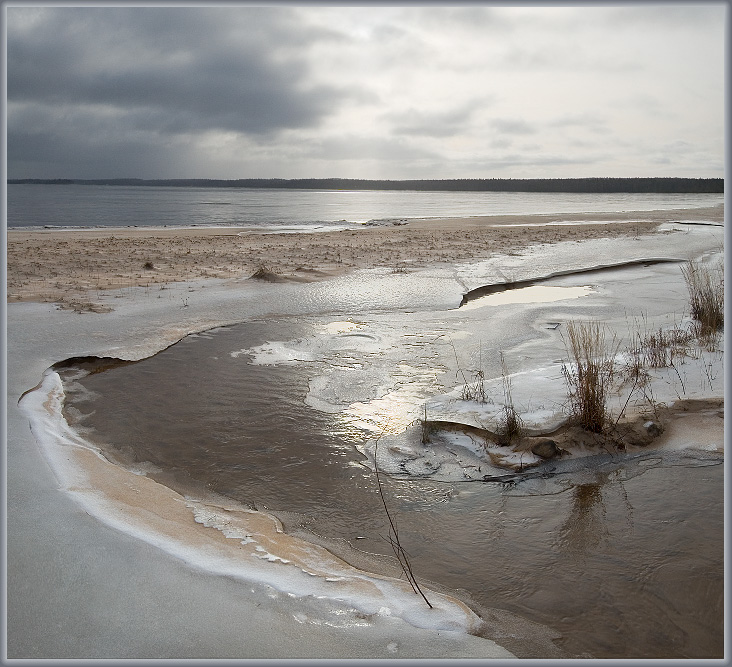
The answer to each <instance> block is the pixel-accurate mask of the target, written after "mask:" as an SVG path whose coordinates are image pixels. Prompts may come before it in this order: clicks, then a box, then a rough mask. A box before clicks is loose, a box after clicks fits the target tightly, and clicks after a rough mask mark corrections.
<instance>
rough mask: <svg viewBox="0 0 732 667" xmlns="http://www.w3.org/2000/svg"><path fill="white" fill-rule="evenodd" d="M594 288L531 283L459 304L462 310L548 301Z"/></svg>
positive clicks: (558, 299)
mask: <svg viewBox="0 0 732 667" xmlns="http://www.w3.org/2000/svg"><path fill="white" fill-rule="evenodd" d="M594 291H595V290H594V289H592V287H590V286H589V285H583V286H580V287H550V286H548V285H532V286H531V287H520V288H518V289H509V290H506V291H504V292H498V293H496V294H488V295H486V296H481V297H478V298H477V299H473V300H471V301H469V302H468V303H466V304H465V305H464V306H461V309H462V310H474V309H475V308H483V307H484V306H505V305H508V304H512V303H550V302H552V301H562V300H563V299H577V298H579V297H583V296H587V295H588V294H592V293H593V292H594Z"/></svg>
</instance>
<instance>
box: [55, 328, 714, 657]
mask: <svg viewBox="0 0 732 667" xmlns="http://www.w3.org/2000/svg"><path fill="white" fill-rule="evenodd" d="M313 326H314V325H313V324H308V323H307V322H305V321H300V322H295V321H293V320H280V321H277V322H269V323H264V322H259V323H247V324H242V325H238V326H235V327H228V328H222V329H219V330H218V331H217V332H216V333H215V334H209V335H205V336H198V337H189V338H187V339H185V340H183V341H181V343H179V344H177V345H175V346H173V347H171V348H169V349H167V350H165V351H164V352H161V353H160V354H158V355H156V356H155V357H153V358H151V359H148V360H145V361H143V362H140V363H137V364H129V365H126V366H121V367H119V368H115V369H112V370H109V371H106V372H103V373H96V374H92V375H89V376H87V377H85V378H82V379H81V380H78V381H76V382H75V383H67V386H68V389H69V392H68V397H69V398H68V404H67V415H68V418H69V419H70V420H72V421H75V422H76V423H77V425H78V426H82V427H89V428H91V429H96V432H97V437H99V438H101V439H102V440H103V441H104V442H105V443H107V445H106V446H107V448H108V449H110V450H111V451H114V452H116V454H117V455H118V456H120V457H123V458H126V459H127V460H136V461H149V462H151V463H153V464H155V465H156V466H158V467H159V468H160V469H162V470H163V471H164V472H162V473H158V474H156V475H155V474H154V475H153V476H156V478H158V479H160V480H161V481H163V482H165V483H168V484H170V485H171V486H174V487H176V488H178V489H179V490H185V489H191V488H199V489H200V488H202V487H205V488H209V489H213V490H215V491H217V492H219V493H223V494H225V495H229V496H231V497H234V498H236V499H238V500H241V501H243V502H246V503H249V504H250V505H252V506H255V507H258V508H268V509H270V510H272V511H276V512H277V511H279V512H286V513H287V520H286V521H285V524H286V525H287V526H288V527H294V528H298V527H306V528H307V529H308V530H310V531H312V532H314V533H317V534H320V535H324V536H328V537H334V538H343V539H345V540H348V541H349V542H351V544H353V545H354V546H357V547H358V548H359V549H362V550H364V551H367V552H372V553H380V554H391V548H390V546H389V544H388V543H387V542H386V540H385V539H384V538H383V536H385V535H387V534H388V526H387V521H386V517H385V516H384V513H383V508H382V506H381V501H380V499H379V496H378V491H377V487H376V481H375V478H374V476H373V473H372V471H371V470H370V469H369V468H368V467H367V466H365V465H364V464H363V461H364V459H363V457H362V456H361V455H360V454H359V452H358V450H357V449H356V447H357V446H358V445H362V444H363V443H364V442H365V441H366V440H367V439H368V438H370V437H372V436H373V432H372V431H369V430H365V429H360V428H359V427H358V421H357V419H356V415H354V418H353V419H352V420H349V419H345V418H344V417H343V413H340V414H328V413H324V412H319V411H316V410H314V409H312V408H310V407H308V406H307V405H306V404H305V402H304V397H305V395H306V394H307V392H308V380H309V377H310V376H311V374H312V364H313V363H320V362H308V364H299V365H281V366H257V365H254V364H251V363H247V362H246V360H245V359H243V358H232V356H231V354H230V353H231V351H232V350H242V349H249V348H252V347H254V346H257V345H261V344H263V343H264V342H265V341H267V340H272V336H271V334H272V332H273V330H275V329H276V331H277V338H279V339H284V340H291V339H294V338H297V337H298V336H303V335H305V334H308V333H312V328H313ZM333 327H334V328H338V329H339V330H341V331H342V330H343V328H344V327H345V325H341V324H333ZM346 330H347V328H346ZM407 389H408V388H406V387H405V390H407ZM676 456H677V458H676V459H674V460H671V459H667V458H663V459H662V458H660V457H656V458H655V459H642V458H641V459H636V460H631V459H627V460H625V461H623V462H622V463H621V462H618V461H611V460H607V461H605V460H604V463H603V465H602V467H600V468H598V469H596V470H594V471H590V472H585V473H582V472H579V471H575V472H574V473H573V474H569V475H564V476H561V477H557V478H550V479H534V480H528V481H527V482H525V483H524V482H520V483H518V484H516V485H515V486H512V487H503V486H501V485H499V484H485V483H462V484H448V483H441V482H435V481H421V480H420V481H415V480H404V479H393V478H388V477H383V478H382V482H383V483H384V487H385V494H386V498H387V501H388V503H389V508H390V511H392V512H393V514H394V516H395V517H396V520H397V523H398V527H399V534H400V539H401V541H402V543H403V545H404V546H405V548H406V549H407V551H408V552H409V554H410V557H411V563H412V567H413V569H414V571H415V573H416V574H417V576H418V578H422V579H426V580H431V581H435V582H439V583H441V584H443V585H446V586H449V587H452V588H454V589H464V590H467V591H468V593H469V595H470V596H471V598H472V600H473V602H474V603H475V604H476V605H478V606H480V607H482V608H485V609H490V608H501V609H507V610H509V611H512V612H514V613H517V614H520V615H522V616H524V617H527V618H530V619H532V620H534V621H537V622H540V623H542V624H545V625H547V626H549V627H551V628H554V629H555V630H557V631H559V632H560V633H561V636H562V639H561V640H560V642H559V643H560V644H561V648H562V649H563V650H564V651H566V652H567V653H568V654H569V655H575V656H577V655H589V656H593V657H597V658H620V657H629V658H645V657H655V658H660V657H663V658H672V657H697V658H701V657H720V656H721V655H722V649H723V643H722V642H723V632H722V622H721V619H722V616H723V614H722V611H723V598H722V582H723V511H722V509H723V505H722V499H723V494H722V488H723V487H722V485H723V466H721V465H711V464H715V463H719V461H717V460H714V459H709V458H707V459H704V458H700V459H699V460H698V461H697V460H695V459H693V458H690V457H686V458H685V457H684V456H682V455H680V454H679V455H676Z"/></svg>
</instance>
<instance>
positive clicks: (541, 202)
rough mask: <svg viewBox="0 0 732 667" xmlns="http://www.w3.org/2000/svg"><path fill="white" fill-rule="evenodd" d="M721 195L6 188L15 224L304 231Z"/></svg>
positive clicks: (688, 203)
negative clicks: (374, 221)
mask: <svg viewBox="0 0 732 667" xmlns="http://www.w3.org/2000/svg"><path fill="white" fill-rule="evenodd" d="M723 201H724V195H722V194H670V195H669V194H622V193H621V194H572V193H522V192H415V191H394V192H391V191H367V190H348V191H344V190H269V189H266V190H258V189H232V188H174V187H152V186H129V187H128V186H103V185H29V184H25V185H18V184H10V185H8V202H7V206H8V208H7V210H8V213H7V224H8V227H9V228H16V227H44V226H60V227H128V226H140V227H148V226H152V227H157V226H166V225H167V226H183V227H187V226H191V225H205V226H256V227H275V228H279V229H281V228H286V227H293V228H294V229H295V230H302V231H311V230H312V229H314V228H323V229H330V228H333V227H334V226H338V225H340V226H342V225H343V224H345V223H350V224H361V223H365V222H368V221H372V220H390V219H402V218H421V217H445V216H476V215H516V214H519V215H520V214H524V215H529V214H535V213H585V212H587V213H593V212H615V211H617V212H620V211H649V210H670V209H677V208H679V209H680V208H703V207H707V206H714V205H716V204H721V203H723Z"/></svg>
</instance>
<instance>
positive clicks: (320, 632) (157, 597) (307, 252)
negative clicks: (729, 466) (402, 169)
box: [7, 207, 724, 659]
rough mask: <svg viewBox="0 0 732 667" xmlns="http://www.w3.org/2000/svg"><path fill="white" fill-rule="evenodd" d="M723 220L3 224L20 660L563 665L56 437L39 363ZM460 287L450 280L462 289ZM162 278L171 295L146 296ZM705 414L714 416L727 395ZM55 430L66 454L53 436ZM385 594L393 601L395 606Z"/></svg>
mask: <svg viewBox="0 0 732 667" xmlns="http://www.w3.org/2000/svg"><path fill="white" fill-rule="evenodd" d="M588 218H591V219H588ZM723 219H724V213H723V209H722V207H718V208H715V209H693V210H683V211H656V212H643V213H624V214H597V215H592V216H582V215H562V216H520V217H518V216H502V217H495V216H494V217H484V218H467V219H458V218H454V219H440V220H435V219H430V220H412V221H409V222H402V221H399V222H395V223H394V224H384V225H380V226H364V227H362V228H358V229H354V230H346V231H337V232H318V233H311V234H284V233H266V234H265V233H261V232H257V231H253V230H251V229H243V228H226V229H222V228H218V229H216V228H190V229H178V228H155V229H146V228H141V227H139V228H129V229H111V230H102V229H93V230H83V231H82V230H51V229H49V230H40V231H28V230H10V231H8V250H7V257H8V267H7V275H8V280H7V301H8V362H9V368H8V419H9V421H8V453H7V463H8V471H9V472H8V611H9V616H8V638H9V640H8V647H9V648H8V657H11V658H12V657H17V658H22V657H38V658H41V657H45V658H61V657H75V658H84V657H86V658H107V657H114V658H124V657H129V658H143V657H144V658H153V657H157V658H163V657H168V658H171V657H175V658H180V657H196V658H213V657H232V658H233V657H238V658H257V657H259V658H262V657H266V658H280V659H282V658H307V657H312V658H334V657H352V658H378V657H380V658H395V657H408V658H418V657H419V658H427V657H434V658H448V657H449V658H454V657H464V658H468V657H470V658H479V657H480V658H488V657H491V658H508V657H513V655H519V656H520V657H521V655H523V656H527V655H533V656H539V655H541V656H542V657H563V656H562V653H561V652H560V651H558V650H556V647H554V644H553V643H552V640H551V632H549V631H548V630H547V629H546V628H543V627H540V626H532V624H530V623H524V624H519V625H518V626H517V627H512V625H511V623H510V622H509V621H508V620H507V619H506V618H503V619H500V620H499V619H494V621H495V624H494V627H492V628H487V627H485V624H482V625H481V621H480V619H478V618H477V616H475V614H474V613H473V612H472V611H471V610H470V609H469V608H468V607H467V606H465V605H464V603H463V602H462V601H460V600H459V599H457V598H455V597H453V596H451V595H450V594H449V592H446V591H441V592H440V593H435V595H437V596H438V599H439V600H441V601H442V602H441V603H440V604H439V605H437V606H438V607H440V611H439V613H440V614H441V616H439V617H438V616H437V615H433V616H432V617H431V618H428V619H427V620H425V618H424V615H423V612H422V611H419V610H418V605H417V604H416V602H412V601H410V598H409V594H410V592H409V590H408V586H407V585H406V583H405V582H403V581H398V579H396V578H395V577H393V578H389V577H383V576H381V575H379V576H377V575H369V574H364V572H363V571H362V570H359V569H357V568H354V567H353V566H352V564H349V563H347V562H345V561H343V560H341V559H339V558H338V557H337V556H335V555H333V554H331V553H330V552H328V551H326V550H325V549H324V548H322V547H315V546H314V545H309V544H308V543H306V542H303V541H302V540H300V539H298V538H295V537H292V538H290V537H289V536H287V535H286V534H283V533H282V528H281V526H280V525H279V524H278V523H277V522H276V521H273V520H272V519H271V518H268V517H266V516H264V515H259V514H257V513H251V512H247V511H245V510H244V509H243V508H239V509H232V508H231V507H222V506H220V505H217V502H218V500H217V499H215V498H207V499H203V500H201V502H199V503H198V504H197V503H196V502H193V501H191V500H190V499H185V498H183V497H182V496H180V495H179V494H177V493H176V492H175V491H173V490H171V489H168V488H167V487H165V486H162V485H161V484H158V483H156V482H154V481H152V480H151V479H148V478H147V477H145V476H144V475H140V474H137V475H135V474H131V473H129V472H126V471H123V470H122V469H121V468H119V467H118V466H116V465H113V464H112V463H110V462H109V461H108V460H106V459H105V458H104V457H103V456H100V455H99V452H98V451H94V450H93V449H89V448H88V447H87V446H86V445H85V444H83V443H80V441H79V440H77V439H76V434H74V433H73V432H70V431H63V423H61V422H59V419H58V418H59V415H60V411H61V409H60V405H61V403H62V401H63V392H62V389H61V388H60V387H59V386H57V385H54V380H53V377H52V376H49V375H46V376H45V379H44V372H45V371H46V370H47V369H48V368H49V367H50V366H51V365H52V364H54V363H56V362H58V361H61V360H63V359H66V358H70V357H74V356H86V355H97V356H112V357H118V358H122V359H141V358H144V357H146V356H149V355H151V354H153V353H155V352H156V351H158V350H160V349H163V348H165V347H166V346H167V345H169V344H171V343H174V342H176V341H177V340H179V339H180V338H182V337H183V336H185V335H186V334H188V333H191V332H196V331H203V330H205V329H207V328H211V327H213V326H218V325H223V324H228V323H232V322H236V321H239V320H241V319H243V318H245V317H253V313H254V315H256V314H257V313H259V314H260V316H262V317H266V316H267V314H268V313H269V312H271V310H272V308H273V307H276V299H277V298H278V297H277V291H276V290H277V289H278V288H284V287H285V286H286V284H290V286H291V287H292V289H297V286H298V285H300V284H310V283H312V282H324V281H328V280H334V279H337V278H338V277H344V276H346V277H347V276H348V275H350V274H353V273H356V272H358V271H361V270H364V269H375V268H376V269H385V270H386V271H387V272H389V273H393V274H402V273H408V274H411V273H415V275H418V274H419V272H420V271H421V270H425V269H433V268H439V269H441V270H445V271H449V270H451V267H454V266H455V265H457V264H459V263H460V264H464V265H470V263H478V262H481V261H483V262H489V261H490V260H491V259H492V258H496V257H502V258H506V257H507V258H511V257H513V256H518V255H520V254H521V253H522V252H524V251H526V250H527V248H531V247H534V246H542V247H544V248H546V247H547V246H551V244H560V245H561V247H562V248H565V247H568V246H571V247H575V246H576V245H577V244H579V247H581V246H582V244H583V243H585V242H593V241H600V240H602V239H623V240H624V241H623V242H625V241H626V240H628V239H639V245H642V246H643V248H644V251H643V252H644V256H648V255H649V252H650V251H649V250H648V249H650V248H653V247H654V238H661V237H664V236H665V235H668V234H674V233H678V232H674V231H669V229H668V227H667V226H666V227H664V226H663V225H664V224H667V223H673V222H675V221H683V223H684V224H686V225H688V226H689V227H693V226H694V223H700V224H704V225H706V224H710V223H714V224H718V225H721V224H722V223H723ZM593 247H594V246H593ZM700 247H702V246H700ZM711 250H713V248H712V249H711ZM258 272H259V273H258ZM253 275H258V276H259V278H260V280H256V279H250V278H251V277H252V276H253ZM465 287H466V282H465V279H464V278H461V279H460V280H458V281H456V285H455V289H456V290H458V291H460V290H465ZM468 287H471V285H468ZM163 289H165V290H168V291H169V292H170V293H171V294H172V293H173V292H175V295H176V300H173V299H171V298H168V299H150V298H144V297H141V294H143V293H144V292H145V291H148V292H156V293H158V294H160V290H163ZM181 302H182V305H181ZM41 382H45V383H46V384H44V386H43V388H44V392H45V393H43V392H40V393H39V392H35V393H39V395H40V394H42V395H43V396H46V402H45V403H44V402H43V401H41V402H40V403H37V404H34V405H33V406H30V407H29V406H28V404H27V403H26V404H25V405H24V406H23V409H22V410H21V409H19V407H18V401H19V399H20V397H21V395H23V394H24V393H25V392H27V391H28V390H30V389H32V388H33V387H35V386H37V385H39V383H41ZM51 397H53V400H52V399H51ZM33 400H35V401H36V402H37V400H38V399H37V398H35V399H33ZM54 401H55V402H54ZM710 405H711V407H710ZM702 408H703V409H706V410H712V411H713V412H715V414H716V413H718V412H719V410H720V407H719V402H714V403H713V404H708V403H705V404H704V405H703V406H702ZM29 414H32V415H35V417H31V418H30V420H29V417H28V415H29ZM29 421H30V423H31V428H30V429H29ZM721 421H722V420H718V421H716V422H715V423H714V425H713V427H712V430H711V431H709V432H707V431H705V430H704V428H705V425H706V426H708V422H707V421H705V420H704V419H703V418H694V420H693V428H692V431H693V432H694V433H695V434H696V437H697V438H700V439H704V438H707V437H709V438H710V439H711V440H712V441H716V439H719V438H721V433H722V425H721V423H720V422H721ZM690 423H691V420H686V421H685V422H684V423H683V424H680V425H679V428H678V430H677V431H674V430H673V428H670V429H669V430H668V431H667V433H666V434H665V436H664V437H665V441H666V443H667V444H669V445H670V446H672V447H673V446H674V443H675V442H678V441H681V440H683V439H684V438H688V435H689V432H690V431H689V424H690ZM59 431H62V433H61V436H59V435H58V433H59ZM51 434H55V435H51ZM47 436H48V437H49V438H50V437H53V438H56V445H54V446H53V447H50V446H48V444H43V443H44V438H46V437H47ZM59 437H60V438H61V440H58V438H59ZM38 442H41V446H40V447H39V446H38ZM59 442H61V446H58V443H59ZM199 500H200V499H199ZM150 508H156V510H155V511H154V512H151V510H150ZM110 517H113V519H110ZM222 526H225V528H222ZM227 531H228V532H227ZM232 536H233V537H234V538H236V539H231V538H232ZM242 539H243V541H242ZM256 545H258V546H256ZM255 546H256V549H255ZM260 547H261V549H260ZM257 549H258V550H259V552H258V551H257ZM262 553H264V554H265V556H266V557H263V556H262V555H261V554H262ZM253 556H254V557H255V558H253ZM243 561H248V562H249V563H250V564H251V563H252V562H254V561H256V566H254V565H250V566H247V567H250V569H251V570H252V571H256V573H257V574H256V577H254V578H253V579H246V577H245V576H244V575H243V574H242V571H243V570H242V565H241V563H242V562H243ZM277 562H283V563H289V564H290V569H295V570H296V571H297V572H296V574H290V575H287V576H291V577H292V580H291V581H289V580H288V581H289V583H288V586H289V587H290V588H289V590H292V591H295V592H296V595H295V596H288V594H287V593H286V592H283V590H285V589H283V588H282V587H281V580H282V577H283V575H282V573H281V572H280V571H273V570H272V564H273V563H277ZM293 564H294V565H293ZM244 570H246V567H244ZM288 572H289V570H288ZM303 573H305V574H304V575H303ZM242 577H243V578H242ZM333 577H336V578H337V579H339V580H340V583H339V584H338V585H339V586H340V590H341V593H340V595H339V596H337V599H338V600H340V602H339V603H338V604H337V605H335V606H334V607H333V608H334V609H336V611H337V612H338V614H340V616H339V618H340V619H341V620H343V622H342V623H335V622H333V623H324V622H321V621H320V620H318V619H319V618H320V617H319V614H320V613H321V612H320V611H319V608H318V603H317V599H318V596H319V595H324V593H323V591H324V590H331V589H332V587H333V586H334V584H333V583H324V582H329V581H330V578H333ZM242 582H244V583H242ZM313 582H318V583H313ZM278 586H280V588H279V589H278ZM323 587H325V588H323ZM360 596H363V597H365V598H367V599H370V600H372V604H373V605H375V606H374V607H373V609H372V610H371V613H364V612H363V610H362V609H360V608H359V606H358V604H357V603H356V602H354V600H356V599H360ZM293 597H295V598H296V599H294V600H293V599H292V598H293ZM405 600H406V602H405ZM359 604H361V603H359ZM338 605H340V607H338ZM379 605H381V607H382V608H384V607H388V606H390V605H394V609H395V610H396V609H397V608H398V609H399V611H398V613H397V612H396V611H394V613H389V614H383V613H380V612H379ZM336 611H334V612H333V614H335V613H336ZM191 628H195V631H193V632H191ZM532 633H533V634H532ZM275 635H276V636H277V639H276V640H274V639H270V638H271V637H274V636H275ZM124 637H133V639H132V640H130V641H129V642H127V641H126V640H123V638H124ZM502 637H503V638H504V639H505V641H502V639H501V638H502ZM511 637H513V638H511ZM522 647H523V648H522ZM522 651H523V653H522Z"/></svg>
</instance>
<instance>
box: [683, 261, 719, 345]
mask: <svg viewBox="0 0 732 667" xmlns="http://www.w3.org/2000/svg"><path fill="white" fill-rule="evenodd" d="M681 272H682V273H683V274H684V280H685V281H686V286H687V288H688V289H689V305H690V307H691V316H692V317H693V318H694V319H695V320H696V321H697V323H698V332H697V336H698V338H699V339H700V340H704V339H709V338H713V337H715V336H716V333H717V331H719V330H720V329H721V328H722V327H723V326H724V265H723V264H721V263H720V264H717V265H715V266H709V265H707V264H702V263H701V262H694V261H690V262H688V263H687V264H686V265H685V266H683V267H682V268H681Z"/></svg>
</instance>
